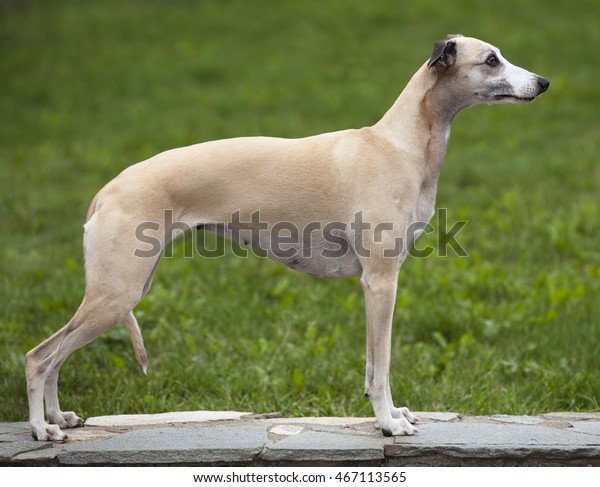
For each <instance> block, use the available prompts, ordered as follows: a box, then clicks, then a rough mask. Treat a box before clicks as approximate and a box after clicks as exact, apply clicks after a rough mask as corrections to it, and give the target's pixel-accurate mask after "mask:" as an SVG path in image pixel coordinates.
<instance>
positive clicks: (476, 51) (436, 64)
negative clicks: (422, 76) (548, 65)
mask: <svg viewBox="0 0 600 487" xmlns="http://www.w3.org/2000/svg"><path fill="white" fill-rule="evenodd" d="M427 67H428V68H429V69H430V70H435V71H436V73H437V75H438V77H439V79H440V80H441V81H443V83H444V84H445V85H446V86H447V87H448V89H450V90H451V91H452V95H454V96H456V97H460V98H462V99H463V103H465V106H469V105H475V104H478V103H487V104H494V103H527V102H530V101H532V100H534V99H535V98H536V97H537V96H539V95H541V94H542V93H544V92H545V91H546V90H547V89H548V86H549V85H550V82H549V81H548V80H547V79H545V78H542V77H541V76H538V75H536V74H533V73H531V72H529V71H527V70H525V69H522V68H519V67H518V66H515V65H513V64H511V63H509V62H508V61H507V60H506V59H505V58H504V57H503V56H502V54H500V50H499V49H498V48H497V47H494V46H492V45H491V44H487V43H486V42H483V41H480V40H479V39H474V38H472V37H463V36H461V35H449V36H448V37H447V38H446V39H445V40H443V41H438V42H436V43H435V46H434V48H433V53H432V54H431V58H430V59H429V61H428V62H427Z"/></svg>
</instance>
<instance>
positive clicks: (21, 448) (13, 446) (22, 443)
mask: <svg viewBox="0 0 600 487" xmlns="http://www.w3.org/2000/svg"><path fill="white" fill-rule="evenodd" d="M45 448H52V443H50V442H47V441H35V440H34V439H33V438H31V439H30V440H22V439H21V440H18V441H6V442H2V443H0V462H6V461H7V460H8V461H10V460H11V459H12V458H13V457H14V456H16V455H19V454H20V453H25V452H29V451H35V450H43V449H45Z"/></svg>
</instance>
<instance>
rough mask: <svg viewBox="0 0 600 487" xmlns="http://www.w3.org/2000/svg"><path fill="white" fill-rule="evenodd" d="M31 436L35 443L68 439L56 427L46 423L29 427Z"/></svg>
mask: <svg viewBox="0 0 600 487" xmlns="http://www.w3.org/2000/svg"><path fill="white" fill-rule="evenodd" d="M31 436H32V437H33V439H34V440H37V441H65V440H66V439H67V438H68V436H67V435H66V434H65V433H63V432H62V431H61V430H60V428H59V427H58V425H56V424H48V423H42V424H41V425H35V426H34V425H31Z"/></svg>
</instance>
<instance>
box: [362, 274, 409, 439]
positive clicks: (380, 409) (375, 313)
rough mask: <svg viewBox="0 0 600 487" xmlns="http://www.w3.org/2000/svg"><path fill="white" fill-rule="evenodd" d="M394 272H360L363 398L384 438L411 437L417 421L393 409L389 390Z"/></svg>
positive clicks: (394, 288)
mask: <svg viewBox="0 0 600 487" xmlns="http://www.w3.org/2000/svg"><path fill="white" fill-rule="evenodd" d="M397 276H398V273H397V272H390V271H388V272H386V273H385V274H381V273H373V272H369V271H368V270H367V271H366V272H363V276H362V277H361V284H362V286H363V290H364V293H365V305H366V311H367V366H366V379H365V395H366V396H368V397H369V398H370V400H371V404H372V405H373V410H374V412H375V417H376V418H377V423H378V426H379V427H380V428H381V431H382V433H383V434H384V435H385V436H392V435H413V434H414V433H415V432H416V431H417V429H416V428H415V427H414V426H412V425H411V424H410V422H409V421H411V420H412V421H416V418H415V417H414V416H413V415H412V414H410V412H409V411H408V409H406V408H395V407H394V406H393V403H392V398H391V391H390V386H389V370H390V357H391V340H392V316H393V313H394V303H395V301H396V288H397Z"/></svg>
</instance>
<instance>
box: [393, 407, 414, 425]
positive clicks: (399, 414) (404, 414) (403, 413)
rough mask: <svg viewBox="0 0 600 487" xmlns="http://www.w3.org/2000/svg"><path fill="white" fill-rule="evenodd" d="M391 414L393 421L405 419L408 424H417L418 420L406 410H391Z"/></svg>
mask: <svg viewBox="0 0 600 487" xmlns="http://www.w3.org/2000/svg"><path fill="white" fill-rule="evenodd" d="M391 413H392V418H394V419H402V418H406V420H407V421H408V422H409V423H410V424H415V423H418V422H419V418H417V417H416V416H415V415H414V414H413V413H411V412H410V411H409V410H408V408H392V410H391Z"/></svg>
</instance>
